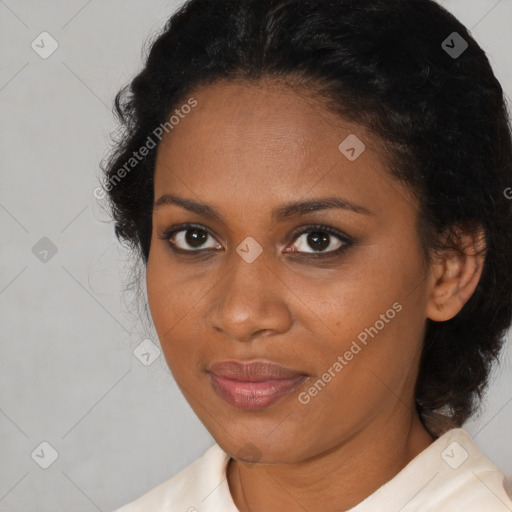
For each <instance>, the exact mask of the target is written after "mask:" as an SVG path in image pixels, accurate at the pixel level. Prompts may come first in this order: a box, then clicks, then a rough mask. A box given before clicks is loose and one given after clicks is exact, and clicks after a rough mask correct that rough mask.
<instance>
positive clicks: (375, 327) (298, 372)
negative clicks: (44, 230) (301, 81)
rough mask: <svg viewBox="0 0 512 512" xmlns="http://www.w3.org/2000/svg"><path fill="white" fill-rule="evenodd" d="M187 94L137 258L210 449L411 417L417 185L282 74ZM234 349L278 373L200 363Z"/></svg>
mask: <svg viewBox="0 0 512 512" xmlns="http://www.w3.org/2000/svg"><path fill="white" fill-rule="evenodd" d="M192 96H193V97H194V99H195V100H196V101H197V105H196V106H195V107H194V108H192V109H190V112H189V113H188V114H186V115H182V116H180V120H179V123H177V124H175V125H174V127H173V129H172V130H171V131H169V133H168V134H166V135H165V136H164V138H163V139H162V142H161V143H160V145H159V148H158V155H157V162H156V169H155V182H154V183H155V201H156V202H158V205H155V208H154V213H153V233H152V240H151V249H150V254H149V261H148V265H147V290H148V298H149V306H150V309H151V313H152V317H153V320H154V324H155V327H156V331H157V333H158V336H159V339H160V342H161V346H162V349H163V352H164V354H165V358H166V360H167V363H168V365H169V367H170V369H171V371H172V373H173V375H174V377H175V379H176V381H177V383H178V385H179V386H180V388H181V390H182V391H183V393H184V396H185V397H186V399H187V400H188V402H189V403H190V406H191V407H192V408H193V410H194V411H195V413H196V414H197V416H198V417H199V418H200V420H201V421H202V422H203V424H204V425H205V426H206V428H207V429H208V430H209V431H210V433H211V434H212V436H213V437H214V438H215V439H216V441H217V442H218V443H219V444H220V445H221V447H222V448H223V449H224V450H225V451H226V452H228V453H229V454H231V455H232V456H234V457H236V458H241V459H245V460H251V459H253V460H254V459H257V460H259V461H260V462H268V463H277V462H282V463H285V462H294V461H299V460H303V459H305V458H307V457H313V456H315V455H317V454H319V453H322V452H325V451H327V450H329V449H330V448H332V447H334V446H336V445H339V444H340V443H343V442H344V441H346V440H347V439H349V438H351V436H354V435H355V434H357V433H358V432H359V431H361V429H364V428H371V429H373V431H374V432H379V431H381V430H382V428H383V426H384V425H387V424H389V422H393V421H399V418H403V417H405V416H407V415H409V416H410V415H411V411H412V410H413V401H414V398H413V388H414V383H415V380H416V375H417V367H418V361H419V356H420V352H421V342H422V339H423V334H424V324H425V318H426V307H427V302H428V282H429V280H428V279H427V273H426V269H425V267H424V264H423V259H422V250H421V246H420V242H419V236H418V232H417V227H416V223H417V212H416V205H415V201H414V200H413V199H412V196H411V195H410V194H409V192H408V190H407V189H406V188H404V187H403V186H402V185H401V184H400V183H399V182H398V181H396V180H395V179H394V178H392V177H391V176H390V175H389V174H388V172H387V171H386V165H385V161H384V158H383V151H384V149H383V148H382V147H379V146H378V145H377V140H376V139H375V138H374V137H372V136H371V135H370V134H368V133H367V132H366V131H365V130H364V129H363V128H362V127H361V126H358V125H354V124H349V123H344V122H342V120H340V119H339V118H338V117H336V116H335V115H334V114H331V113H330V112H328V111H327V110H325V109H324V108H322V107H321V106H320V105H319V104H316V103H315V102H314V101H313V100H311V99H306V98H305V97H303V96H301V95H299V94H297V93H296V92H293V91H292V90H291V89H288V88H285V87H284V86H282V85H278V84H273V85H272V84H270V83H267V84H265V85H263V84H262V85H254V84H253V85H249V84H247V85H240V84H238V85H237V84H234V83H227V82H217V83H216V84H214V85H210V86H208V87H205V88H200V89H198V90H197V91H195V93H194V94H193V95H192ZM187 111H188V109H187ZM354 136H355V137H357V139H356V138H355V137H354ZM347 137H348V139H347ZM361 143H362V144H364V146H363V145H361ZM340 145H341V146H340ZM361 151H362V152H361ZM165 195H172V196H174V199H173V198H171V197H167V200H165V199H161V198H162V197H163V196H165ZM176 198H179V200H178V199H176ZM159 200H160V201H159ZM180 201H181V204H179V203H180ZM198 205H202V206H201V208H199V207H198ZM292 205H294V206H293V207H292ZM301 205H302V206H301ZM193 206H194V208H193ZM210 210H211V211H214V212H215V215H212V212H211V211H210ZM187 224H192V225H193V226H192V227H191V226H189V227H188V228H187V226H183V225H187ZM315 226H316V227H315ZM173 228H175V229H176V228H178V231H177V232H176V233H174V234H173V235H171V236H170V237H169V238H168V239H165V233H166V232H168V231H169V230H171V229H173ZM233 360H234V361H238V362H241V363H247V362H250V361H255V360H258V361H263V362H271V363H277V364H279V365H281V366H283V367H285V368H287V369H288V370H289V371H288V372H285V373H281V374H279V375H276V374H273V373H272V368H270V369H269V368H268V367H266V366H260V367H258V368H256V369H253V372H252V373H251V372H249V374H247V373H243V372H242V373H237V375H238V377H236V379H238V380H233V378H234V377H235V375H234V373H227V377H231V379H229V378H226V377H224V378H223V377H219V376H217V377H215V376H213V374H212V373H211V370H212V371H214V370H215V368H213V366H212V365H213V364H214V363H221V362H223V361H233ZM226 368H227V369H226ZM226 368H224V370H225V372H228V370H231V372H234V371H235V370H237V369H238V370H239V368H238V367H231V366H229V365H228V366H227V367H226ZM217 370H218V371H220V373H222V371H221V370H222V368H221V370H219V369H218V368H217ZM235 373H236V372H235ZM225 375H226V374H225ZM248 375H249V377H248ZM244 378H245V382H241V381H243V380H244ZM251 378H253V379H256V380H257V381H258V382H255V381H251V382H247V380H248V379H251Z"/></svg>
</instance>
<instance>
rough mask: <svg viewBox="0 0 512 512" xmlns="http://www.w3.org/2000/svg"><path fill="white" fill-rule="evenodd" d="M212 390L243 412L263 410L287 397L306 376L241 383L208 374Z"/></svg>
mask: <svg viewBox="0 0 512 512" xmlns="http://www.w3.org/2000/svg"><path fill="white" fill-rule="evenodd" d="M209 375H210V383H211V386H212V388H213V390H214V391H215V392H216V393H217V394H218V395H219V396H220V397H221V398H223V399H224V400H225V401H226V402H227V403H228V404H230V405H232V406H234V407H237V408H238V409H244V410H257V409H264V408H265V407H268V406H269V405H271V404H273V403H274V402H277V400H279V399H280V398H282V397H284V396H286V395H289V394H290V393H291V392H292V391H293V390H295V389H296V388H297V387H298V386H299V385H300V384H302V383H303V382H304V380H306V378H307V375H300V376H298V377H295V378H293V379H279V380H276V379H275V380H266V381H263V382H243V381H239V380H233V379H227V378H226V377H220V376H219V375H215V374H213V373H209Z"/></svg>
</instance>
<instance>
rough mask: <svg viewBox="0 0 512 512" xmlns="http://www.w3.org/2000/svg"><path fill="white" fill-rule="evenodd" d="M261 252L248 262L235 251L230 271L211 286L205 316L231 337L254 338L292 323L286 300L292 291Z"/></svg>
mask: <svg viewBox="0 0 512 512" xmlns="http://www.w3.org/2000/svg"><path fill="white" fill-rule="evenodd" d="M262 256H263V255H262ZM262 256H260V257H259V258H257V259H256V260H255V261H253V262H252V263H247V262H246V261H244V260H243V259H242V258H240V257H239V256H238V255H237V254H234V255H233V258H231V259H232V260H233V261H232V262H231V265H230V267H229V269H228V271H227V272H228V274H227V275H226V276H225V278H224V279H222V280H221V282H220V283H219V286H218V287H215V288H214V290H212V295H210V297H211V303H210V306H209V309H208V312H207V315H206V320H207V323H208V324H209V326H210V327H211V328H212V329H213V330H215V331H216V332H218V333H222V334H223V335H224V336H225V337H226V338H228V339H231V340H236V341H241V342H245V341H251V340H253V339H254V338H256V337H258V336H262V335H265V336H268V335H272V334H282V333H285V332H286V331H288V330H289V329H290V327H291V324H292V315H291V312H290V309H289V307H288V304H287V302H286V300H287V297H289V296H290V295H292V293H291V291H290V290H289V289H288V288H287V286H286V285H285V284H284V283H283V282H282V281H281V280H280V279H279V277H278V276H276V273H275V271H272V270H271V269H270V268H269V267H268V266H267V264H266V263H265V260H264V258H263V257H262Z"/></svg>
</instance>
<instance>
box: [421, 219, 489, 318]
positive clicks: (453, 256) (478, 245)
mask: <svg viewBox="0 0 512 512" xmlns="http://www.w3.org/2000/svg"><path fill="white" fill-rule="evenodd" d="M458 240H459V247H460V251H454V250H450V251H447V252H446V253H445V254H444V255H443V256H440V257H438V259H437V260H436V261H435V262H434V263H433V264H432V269H431V290H430V296H429V300H428V303H427V311H426V316H427V318H430V319H431V320H434V321H436V322H443V321H446V320H450V319H451V318H453V317H454V316H455V315H457V313H458V312H459V311H460V310H461V309H462V307H463V306H464V304H466V302H467V301H468V300H469V299H470V297H471V295H473V292H474V291H475V289H476V287H477V285H478V282H479V281H480V277H481V275H482V270H483V266H484V261H485V234H484V231H483V229H481V228H479V229H478V230H477V231H476V232H474V233H459V238H458Z"/></svg>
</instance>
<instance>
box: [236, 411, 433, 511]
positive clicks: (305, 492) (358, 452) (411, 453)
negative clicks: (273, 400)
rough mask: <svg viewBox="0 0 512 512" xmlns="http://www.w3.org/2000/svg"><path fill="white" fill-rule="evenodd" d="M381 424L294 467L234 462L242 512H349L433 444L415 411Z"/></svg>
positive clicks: (238, 504) (386, 420) (376, 424)
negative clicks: (397, 419) (269, 511)
mask: <svg viewBox="0 0 512 512" xmlns="http://www.w3.org/2000/svg"><path fill="white" fill-rule="evenodd" d="M393 420H394V421H391V418H389V417H388V418H382V420H381V421H375V422H373V423H372V424H369V425H367V426H366V427H365V428H364V429H362V430H361V431H359V432H358V433H356V434H354V435H352V436H351V437H350V439H348V440H344V441H343V442H341V443H340V444H339V445H337V446H335V447H333V448H331V449H330V450H328V451H327V452H325V453H321V454H318V455H316V456H314V457H312V458H310V459H307V460H303V461H299V462H296V463H293V464H267V465H265V464H256V465H249V464H245V463H240V462H238V461H236V460H234V459H231V460H230V461H229V464H228V468H227V471H226V473H227V479H228V484H229V488H230V492H231V495H232V497H233V501H234V503H235V505H236V507H237V508H238V510H239V511H240V512H264V511H268V510H287V511H288V512H304V510H322V511H324V512H334V511H339V510H348V509H350V508H352V507H354V506H355V505H357V504H358V503H360V502H361V501H363V500H364V499H365V498H366V497H368V496H369V495H370V494H372V493H373V492H374V491H376V490H377V489H378V488H379V487H380V486H381V485H383V484H384V483H386V482H387V481H389V480H390V479H391V478H393V477H394V476H395V475H396V474H397V473H398V472H399V471H400V470H401V469H403V468H404V467H405V466H406V465H407V464H408V463H409V462H410V461H411V460H412V459H413V458H414V457H416V455H418V454H419V453H420V452H422V451H423V450H424V449H425V448H427V447H428V446H429V445H430V444H431V443H432V442H433V441H434V440H435V438H434V437H433V436H432V435H431V434H430V433H429V432H428V431H427V430H426V429H425V427H424V426H423V424H422V423H421V421H420V419H419V417H418V415H417V413H416V411H414V413H413V414H409V416H408V417H405V418H402V421H401V422H400V423H397V421H396V418H393Z"/></svg>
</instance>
